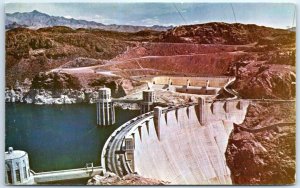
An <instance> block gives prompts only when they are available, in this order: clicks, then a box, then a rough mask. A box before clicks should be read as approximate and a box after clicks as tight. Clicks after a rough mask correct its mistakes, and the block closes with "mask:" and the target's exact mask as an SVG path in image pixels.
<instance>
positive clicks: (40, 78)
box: [31, 72, 81, 90]
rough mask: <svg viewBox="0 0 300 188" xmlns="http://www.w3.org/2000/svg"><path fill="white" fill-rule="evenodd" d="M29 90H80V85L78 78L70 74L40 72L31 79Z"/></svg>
mask: <svg viewBox="0 0 300 188" xmlns="http://www.w3.org/2000/svg"><path fill="white" fill-rule="evenodd" d="M31 88H32V89H46V90H62V89H80V88H81V85H80V83H79V81H78V78H77V77H74V76H72V75H70V74H66V73H57V72H49V73H45V72H40V73H39V74H37V75H36V76H35V77H34V78H33V80H32V83H31Z"/></svg>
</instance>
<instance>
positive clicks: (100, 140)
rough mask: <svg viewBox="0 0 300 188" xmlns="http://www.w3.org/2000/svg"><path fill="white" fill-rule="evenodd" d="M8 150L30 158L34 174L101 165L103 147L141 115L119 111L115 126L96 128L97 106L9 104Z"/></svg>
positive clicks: (7, 120) (117, 110)
mask: <svg viewBox="0 0 300 188" xmlns="http://www.w3.org/2000/svg"><path fill="white" fill-rule="evenodd" d="M5 109H6V113H5V114H6V115H5V116H6V119H5V124H6V130H5V133H6V137H5V146H6V150H7V148H8V147H9V146H12V147H14V149H18V150H24V151H26V152H27V153H28V155H29V160H30V166H31V169H32V170H34V171H35V172H42V171H51V170H63V169H70V168H81V167H84V166H85V164H86V163H89V162H93V163H94V165H100V155H101V151H102V147H103V145H104V143H105V141H106V139H107V138H108V137H109V135H110V134H111V133H112V132H113V131H114V130H115V129H116V128H117V127H119V126H120V125H122V124H123V123H125V122H126V121H128V120H130V119H132V118H134V117H135V116H137V115H138V114H139V112H138V111H130V110H122V109H121V108H116V124H115V125H112V126H107V127H97V126H96V105H95V104H72V105H41V106H40V105H30V104H10V103H7V104H6V107H5Z"/></svg>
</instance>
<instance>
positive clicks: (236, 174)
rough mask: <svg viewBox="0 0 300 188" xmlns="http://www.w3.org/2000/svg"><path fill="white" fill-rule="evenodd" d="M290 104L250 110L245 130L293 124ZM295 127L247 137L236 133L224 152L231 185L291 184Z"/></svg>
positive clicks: (256, 107)
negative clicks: (279, 124) (284, 123)
mask: <svg viewBox="0 0 300 188" xmlns="http://www.w3.org/2000/svg"><path fill="white" fill-rule="evenodd" d="M295 117H296V115H295V106H294V104H269V105H256V106H250V107H249V109H248V113H247V115H246V119H245V121H244V122H243V123H242V124H241V125H242V126H244V127H248V128H259V127H266V126H270V125H272V124H274V123H276V122H277V123H278V122H296V121H295ZM295 125H296V124H287V125H285V126H280V127H276V128H272V129H269V130H265V131H261V132H257V133H249V132H246V131H241V130H238V129H236V130H235V131H234V132H232V133H231V136H230V139H229V142H228V147H227V151H226V159H227V164H228V166H229V168H230V170H231V174H232V175H231V177H232V181H233V183H234V184H238V185H245V184H266V185H272V184H284V185H285V184H294V183H295V170H296V169H295V168H296V148H295V144H296V127H295Z"/></svg>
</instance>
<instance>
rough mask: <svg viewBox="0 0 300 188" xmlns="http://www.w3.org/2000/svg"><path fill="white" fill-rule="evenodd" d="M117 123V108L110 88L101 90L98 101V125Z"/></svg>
mask: <svg viewBox="0 0 300 188" xmlns="http://www.w3.org/2000/svg"><path fill="white" fill-rule="evenodd" d="M114 123H115V108H114V104H113V102H112V99H111V90H110V89H109V88H106V87H104V88H100V89H99V92H98V100H97V125H101V126H106V125H113V124H114Z"/></svg>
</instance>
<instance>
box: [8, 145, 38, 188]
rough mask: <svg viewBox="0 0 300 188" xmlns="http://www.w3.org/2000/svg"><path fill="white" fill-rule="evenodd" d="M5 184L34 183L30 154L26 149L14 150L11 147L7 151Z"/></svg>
mask: <svg viewBox="0 0 300 188" xmlns="http://www.w3.org/2000/svg"><path fill="white" fill-rule="evenodd" d="M5 184H12V185H26V184H27V185H28V184H34V179H33V174H32V173H31V172H30V167H29V159H28V154H27V153H26V152H25V151H21V150H15V151H14V150H13V148H12V147H9V148H8V151H7V152H5Z"/></svg>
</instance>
